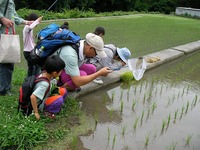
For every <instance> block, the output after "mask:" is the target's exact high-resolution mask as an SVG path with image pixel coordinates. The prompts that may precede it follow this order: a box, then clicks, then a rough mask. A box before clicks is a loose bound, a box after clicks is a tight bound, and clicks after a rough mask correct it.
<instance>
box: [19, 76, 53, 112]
mask: <svg viewBox="0 0 200 150" xmlns="http://www.w3.org/2000/svg"><path fill="white" fill-rule="evenodd" d="M40 81H46V82H48V83H49V87H48V89H47V91H46V93H45V96H46V94H47V93H48V92H49V90H50V81H49V79H47V78H46V77H38V76H36V75H32V76H30V77H28V78H26V79H25V80H24V82H23V83H22V86H21V87H20V89H19V99H18V100H19V103H18V111H21V112H22V113H23V114H24V115H25V116H29V115H30V114H31V113H32V110H33V108H32V105H31V99H30V96H31V94H32V93H33V89H34V86H35V85H36V83H38V82H40ZM45 96H44V97H45Z"/></svg>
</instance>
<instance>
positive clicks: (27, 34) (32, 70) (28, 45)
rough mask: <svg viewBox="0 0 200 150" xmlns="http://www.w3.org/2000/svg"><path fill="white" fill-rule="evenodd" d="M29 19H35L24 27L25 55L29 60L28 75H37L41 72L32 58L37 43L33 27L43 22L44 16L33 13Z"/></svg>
mask: <svg viewBox="0 0 200 150" xmlns="http://www.w3.org/2000/svg"><path fill="white" fill-rule="evenodd" d="M27 20H29V21H31V20H34V22H33V23H32V24H30V26H29V25H25V26H24V29H23V42H24V57H25V59H26V60H27V65H28V73H27V75H28V77H29V76H31V75H37V74H38V73H39V72H40V68H39V67H38V66H36V65H34V64H33V63H32V62H31V60H30V52H31V50H32V49H33V48H34V46H35V43H34V39H33V29H34V28H35V27H36V26H37V25H38V24H39V23H40V22H41V20H42V17H39V18H38V15H37V14H35V13H31V14H30V15H29V16H28V17H27Z"/></svg>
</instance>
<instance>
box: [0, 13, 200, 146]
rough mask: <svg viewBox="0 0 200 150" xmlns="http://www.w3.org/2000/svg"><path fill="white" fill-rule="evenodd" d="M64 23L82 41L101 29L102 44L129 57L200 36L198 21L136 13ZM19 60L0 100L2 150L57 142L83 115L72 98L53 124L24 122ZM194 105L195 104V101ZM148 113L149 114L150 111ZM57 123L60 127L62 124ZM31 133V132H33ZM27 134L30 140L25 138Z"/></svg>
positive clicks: (23, 66)
mask: <svg viewBox="0 0 200 150" xmlns="http://www.w3.org/2000/svg"><path fill="white" fill-rule="evenodd" d="M67 21H68V22H69V24H70V25H69V27H70V29H71V30H73V31H75V32H76V33H78V34H79V35H80V36H81V37H82V38H83V39H84V38H85V34H86V33H88V32H93V31H94V29H95V27H96V26H103V27H104V28H105V29H106V35H105V36H104V37H103V39H104V42H105V43H106V44H107V43H113V44H116V46H118V47H127V48H129V49H130V50H131V52H132V55H131V57H138V56H142V55H145V54H149V53H152V52H156V51H160V50H163V49H166V48H169V47H173V46H178V45H182V44H186V43H189V42H192V41H196V40H199V33H200V22H199V20H195V19H189V18H183V17H177V16H168V15H158V14H151V15H150V14H143V15H141V14H137V15H130V16H123V17H122V16H121V17H105V18H103V17H102V18H94V19H86V18H85V19H71V20H67ZM53 22H56V23H58V24H62V23H63V22H64V21H63V20H62V21H51V22H42V23H41V24H39V25H38V26H37V28H36V29H35V30H34V35H35V34H36V33H37V32H38V31H39V30H40V29H42V28H43V27H45V26H47V25H48V24H50V23H53ZM23 27H24V26H22V25H20V26H18V27H17V28H16V30H17V33H18V34H19V35H20V38H21V49H23V46H22V45H23V44H22V30H23ZM155 28H156V30H155ZM21 56H22V55H21ZM21 60H22V61H21V63H19V64H16V65H15V71H14V73H13V79H12V90H11V92H12V93H13V95H12V96H5V97H0V101H1V103H0V116H1V117H0V130H1V131H3V132H1V133H0V146H1V148H2V149H3V148H4V149H8V148H10V147H15V148H18V149H24V148H27V147H33V146H35V145H39V144H40V143H45V142H47V140H49V139H51V140H58V139H60V138H63V137H64V136H66V135H71V134H69V132H73V131H71V130H68V129H69V128H70V127H71V126H73V124H76V123H77V122H79V119H80V118H79V117H81V114H83V112H81V110H80V108H79V105H78V103H77V102H76V100H73V99H71V100H69V101H67V103H66V104H65V107H64V109H63V110H62V113H61V114H60V115H58V116H57V119H56V120H55V121H51V120H48V119H45V118H43V119H42V120H40V121H39V122H37V121H36V120H34V118H31V117H30V118H29V119H24V118H22V116H20V115H18V114H17V100H18V92H19V87H20V85H21V83H22V82H23V79H24V77H25V76H26V71H27V68H26V62H25V59H24V57H23V56H22V57H21ZM124 78H125V80H127V78H128V81H130V79H132V76H131V74H129V75H128V77H124ZM161 93H162V88H161ZM113 98H114V96H113ZM194 104H196V102H195V103H194ZM149 111H150V110H149ZM182 111H183V110H182ZM112 112H113V110H111V111H110V112H109V116H112ZM147 114H149V112H148V113H147ZM71 118H76V119H75V120H76V122H71ZM29 120H30V121H29ZM28 122H31V123H30V124H29V125H30V126H24V125H26V124H27V123H28ZM60 122H62V123H63V124H62V125H61V124H60ZM137 122H138V118H137V119H136V121H135V123H134V128H135V129H136V127H137ZM77 124H79V123H77ZM165 125H166V121H165V122H164V127H165ZM24 127H25V128H24ZM55 127H59V130H58V129H56V130H55V129H54V128H55ZM164 127H163V128H164ZM21 128H24V130H23V131H24V132H20V130H19V129H21ZM48 129H51V130H52V131H51V132H50V131H49V130H48ZM13 131H15V132H13ZM31 131H34V133H32V132H31ZM54 131H55V132H54ZM30 132H31V134H30ZM22 133H23V134H22ZM60 133H62V134H60ZM63 133H64V134H63ZM78 134H80V133H76V135H78ZM28 135H29V138H26V136H28ZM32 135H34V136H32ZM35 135H38V138H37V140H35V139H34V138H35ZM71 137H74V136H71ZM115 138H116V137H115V136H114V138H113V139H115ZM11 139H12V140H11ZM71 141H73V140H71ZM114 141H115V140H114ZM113 143H115V142H113Z"/></svg>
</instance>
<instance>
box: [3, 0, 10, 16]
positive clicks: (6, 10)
mask: <svg viewBox="0 0 200 150" xmlns="http://www.w3.org/2000/svg"><path fill="white" fill-rule="evenodd" d="M8 2H9V0H7V2H6V8H5V10H4V13H3V15H4V17H5V15H6V11H7V8H8Z"/></svg>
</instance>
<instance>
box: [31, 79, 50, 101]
mask: <svg viewBox="0 0 200 150" xmlns="http://www.w3.org/2000/svg"><path fill="white" fill-rule="evenodd" d="M48 87H49V83H48V82H46V81H41V82H38V83H37V84H36V85H35V88H34V91H33V94H34V95H35V96H36V97H37V98H38V99H40V100H43V99H44V98H45V93H46V91H47V89H48ZM49 91H50V90H49ZM47 95H48V94H47Z"/></svg>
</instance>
